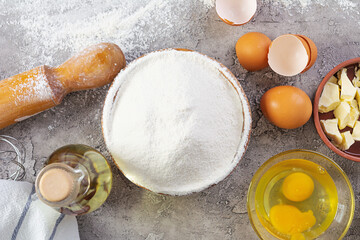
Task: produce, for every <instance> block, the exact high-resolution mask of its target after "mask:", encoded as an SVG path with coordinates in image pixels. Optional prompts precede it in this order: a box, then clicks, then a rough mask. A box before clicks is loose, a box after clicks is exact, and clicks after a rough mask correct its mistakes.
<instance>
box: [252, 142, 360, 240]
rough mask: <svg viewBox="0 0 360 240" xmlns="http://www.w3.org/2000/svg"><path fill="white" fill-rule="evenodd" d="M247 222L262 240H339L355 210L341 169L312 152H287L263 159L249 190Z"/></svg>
mask: <svg viewBox="0 0 360 240" xmlns="http://www.w3.org/2000/svg"><path fill="white" fill-rule="evenodd" d="M247 207H248V214H249V218H250V222H251V224H252V226H253V228H254V230H255V232H256V233H257V234H258V236H259V237H260V238H261V239H289V240H290V239H291V240H293V239H315V238H316V239H341V238H342V237H344V236H345V234H346V232H347V231H348V229H349V227H350V225H351V222H352V219H353V216H354V209H355V200H354V193H353V190H352V187H351V184H350V182H349V179H348V177H347V176H346V174H345V173H344V171H343V170H342V169H341V168H340V167H339V166H338V165H337V164H336V163H335V162H334V161H333V160H331V159H330V158H328V157H326V156H324V155H322V154H320V153H317V152H314V151H310V150H299V149H296V150H289V151H285V152H282V153H280V154H277V155H275V156H273V157H272V158H270V159H269V160H267V161H266V162H265V163H264V164H263V165H262V166H261V167H260V168H259V169H258V171H257V172H256V173H255V175H254V177H253V179H252V181H251V183H250V186H249V191H248V198H247Z"/></svg>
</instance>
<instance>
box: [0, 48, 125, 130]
mask: <svg viewBox="0 0 360 240" xmlns="http://www.w3.org/2000/svg"><path fill="white" fill-rule="evenodd" d="M125 65H126V61H125V57H124V54H123V53H122V51H121V49H120V48H119V47H118V46H117V45H115V44H112V43H100V44H97V45H94V46H91V47H89V48H87V49H85V50H84V51H82V52H80V53H79V54H78V55H76V56H74V57H72V58H70V59H69V60H67V61H66V62H65V63H63V64H61V65H60V66H59V67H56V68H51V67H48V66H40V67H37V68H34V69H32V70H29V71H27V72H24V73H21V74H18V75H15V76H13V77H10V78H7V79H4V80H1V81H0V113H1V114H0V129H1V128H4V127H6V126H8V125H10V124H13V123H15V122H18V121H21V120H24V119H25V118H27V117H30V116H32V115H34V114H37V113H39V112H41V111H44V110H46V109H49V108H51V107H53V106H55V105H57V104H59V103H60V102H61V101H62V99H63V98H64V96H65V95H66V94H67V93H70V92H74V91H80V90H85V89H90V88H96V87H101V86H103V85H106V84H108V83H110V82H111V81H112V80H113V79H114V78H115V76H116V75H117V74H118V73H119V71H120V70H121V69H122V68H124V67H125Z"/></svg>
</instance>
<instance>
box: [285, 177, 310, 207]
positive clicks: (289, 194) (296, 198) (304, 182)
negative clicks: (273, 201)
mask: <svg viewBox="0 0 360 240" xmlns="http://www.w3.org/2000/svg"><path fill="white" fill-rule="evenodd" d="M313 191H314V181H313V180H312V179H311V177H310V176H309V175H307V174H305V173H302V172H296V173H292V174H290V175H289V176H287V177H286V178H285V180H284V182H283V185H282V192H283V194H284V196H285V197H286V198H287V199H288V200H290V201H293V202H301V201H304V200H306V199H308V198H309V197H310V196H311V194H312V193H313Z"/></svg>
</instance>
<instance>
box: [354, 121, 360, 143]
mask: <svg viewBox="0 0 360 240" xmlns="http://www.w3.org/2000/svg"><path fill="white" fill-rule="evenodd" d="M352 137H353V139H354V140H355V141H360V122H359V121H356V122H355V126H354V129H353V132H352Z"/></svg>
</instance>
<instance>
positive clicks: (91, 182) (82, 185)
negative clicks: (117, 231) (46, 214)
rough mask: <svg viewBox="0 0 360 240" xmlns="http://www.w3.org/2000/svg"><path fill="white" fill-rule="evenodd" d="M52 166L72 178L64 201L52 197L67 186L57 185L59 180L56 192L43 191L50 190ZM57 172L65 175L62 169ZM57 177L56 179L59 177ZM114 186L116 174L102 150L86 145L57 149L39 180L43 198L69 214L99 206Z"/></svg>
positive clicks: (39, 191)
mask: <svg viewBox="0 0 360 240" xmlns="http://www.w3.org/2000/svg"><path fill="white" fill-rule="evenodd" d="M52 169H58V170H59V171H64V172H66V173H67V174H68V175H69V176H70V179H72V180H71V181H70V182H71V184H70V185H71V191H70V193H69V194H65V195H66V196H65V198H64V199H62V200H60V201H49V199H50V198H49V197H48V196H54V194H55V195H56V196H58V195H59V194H58V193H59V192H56V191H63V190H62V189H63V186H60V185H59V187H58V188H57V187H56V186H57V185H56V182H55V187H53V190H52V191H54V192H45V190H42V189H46V184H47V180H46V179H47V178H46V177H47V175H46V174H47V173H48V175H49V174H51V171H52ZM53 172H55V171H53ZM55 174H58V175H61V174H59V172H56V173H55ZM54 177H55V179H56V177H59V176H54ZM48 178H49V177H48ZM65 180H66V179H65ZM63 182H66V181H63ZM51 184H53V183H51ZM42 185H44V186H42ZM111 186H112V173H111V169H110V166H109V164H108V162H107V161H106V159H105V158H104V156H103V155H101V154H100V153H99V152H98V151H96V150H95V149H93V148H91V147H89V146H86V145H68V146H64V147H62V148H60V149H58V150H56V151H55V152H54V153H53V154H51V156H50V157H49V160H48V162H47V165H46V167H45V168H44V169H43V170H42V171H41V172H40V173H39V175H38V177H37V180H36V191H37V194H38V196H39V198H40V199H41V200H42V201H43V202H45V203H46V204H48V205H49V206H51V207H53V208H55V209H56V210H57V211H59V212H61V213H64V214H68V215H83V214H86V213H90V212H92V211H94V210H95V209H97V208H99V207H100V206H101V205H102V204H103V203H104V202H105V200H106V199H107V197H108V196H109V194H110V190H111ZM51 199H53V198H51Z"/></svg>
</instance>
